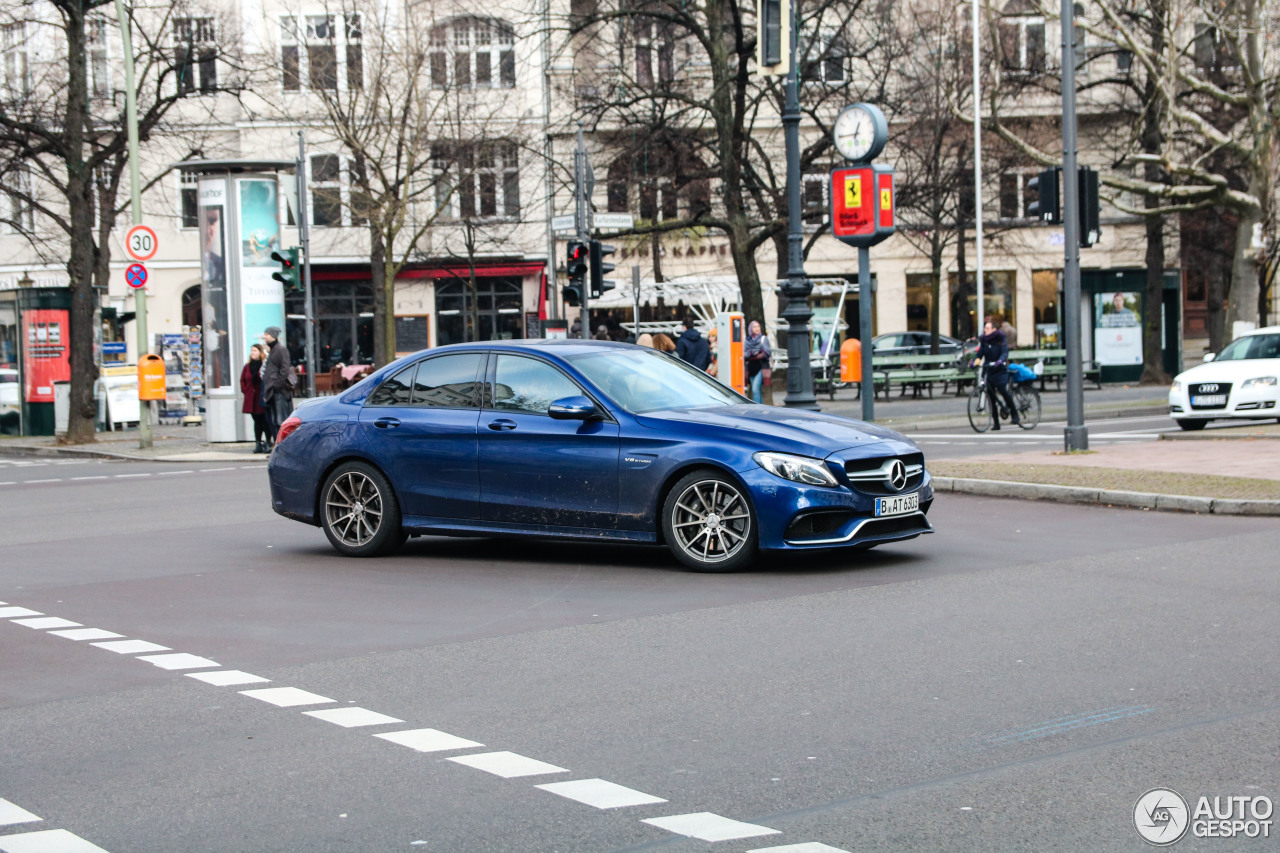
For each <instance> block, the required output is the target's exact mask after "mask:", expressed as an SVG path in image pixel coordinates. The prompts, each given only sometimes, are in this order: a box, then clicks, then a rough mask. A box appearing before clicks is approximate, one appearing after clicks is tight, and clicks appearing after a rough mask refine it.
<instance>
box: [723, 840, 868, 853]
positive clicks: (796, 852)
mask: <svg viewBox="0 0 1280 853" xmlns="http://www.w3.org/2000/svg"><path fill="white" fill-rule="evenodd" d="M747 853H849V851H848V850H841V849H840V848H839V847H832V846H831V845H829V844H819V843H818V842H816V841H809V842H806V843H804V844H784V845H783V846H781V847H757V848H756V849H755V850H748V851H747Z"/></svg>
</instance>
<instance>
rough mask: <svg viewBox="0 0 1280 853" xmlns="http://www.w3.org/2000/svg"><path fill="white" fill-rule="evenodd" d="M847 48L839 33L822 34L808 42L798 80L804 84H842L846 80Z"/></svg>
mask: <svg viewBox="0 0 1280 853" xmlns="http://www.w3.org/2000/svg"><path fill="white" fill-rule="evenodd" d="M848 56H849V49H848V46H847V45H846V44H845V42H844V39H843V38H841V36H840V35H839V33H830V32H828V33H822V34H821V35H819V36H818V38H817V39H815V40H814V41H812V42H810V44H809V50H808V51H807V52H806V53H805V57H804V59H802V60H801V62H800V79H802V80H804V81H805V82H806V83H843V82H844V81H845V80H846V79H847V74H846V68H845V66H846V65H847V60H848Z"/></svg>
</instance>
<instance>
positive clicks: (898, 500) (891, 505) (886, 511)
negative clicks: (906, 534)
mask: <svg viewBox="0 0 1280 853" xmlns="http://www.w3.org/2000/svg"><path fill="white" fill-rule="evenodd" d="M919 510H920V493H919V492H912V493H911V494H909V495H896V496H894V497H892V498H876V518H882V517H884V516H886V515H906V514H907V513H909V512H918V511H919Z"/></svg>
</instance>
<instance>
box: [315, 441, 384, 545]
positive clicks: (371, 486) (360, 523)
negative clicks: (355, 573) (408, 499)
mask: <svg viewBox="0 0 1280 853" xmlns="http://www.w3.org/2000/svg"><path fill="white" fill-rule="evenodd" d="M320 517H321V519H322V523H323V525H324V533H325V536H327V537H329V544H331V545H332V546H333V547H334V550H336V551H337V552H338V553H339V554H342V555H344V556H347V557H377V556H381V555H383V554H390V553H391V552H392V551H394V550H396V549H397V548H399V547H400V546H401V545H402V544H404V540H405V535H404V532H403V531H402V530H401V529H400V504H399V502H397V501H396V496H395V493H394V492H392V490H391V484H390V483H388V482H387V478H386V477H384V476H383V475H382V472H381V471H379V470H378V469H377V468H374V467H373V466H372V465H369V464H367V463H365V462H344V463H343V464H341V465H339V466H338V467H337V468H336V469H335V470H334V471H333V473H332V474H330V475H329V479H327V480H325V484H324V489H323V490H322V491H321V503H320Z"/></svg>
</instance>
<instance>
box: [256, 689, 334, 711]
mask: <svg viewBox="0 0 1280 853" xmlns="http://www.w3.org/2000/svg"><path fill="white" fill-rule="evenodd" d="M240 695H241V696H248V697H249V698H250V699H257V700H259V701H260V702H268V703H270V704H272V705H275V706H277V707H279V708H293V707H296V706H298V705H324V704H327V703H329V702H332V701H333V700H332V699H330V698H328V697H327V696H317V695H316V694H315V693H308V692H307V691H305V690H299V689H298V688H296V687H264V688H261V689H259V690H241V691H240Z"/></svg>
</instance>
